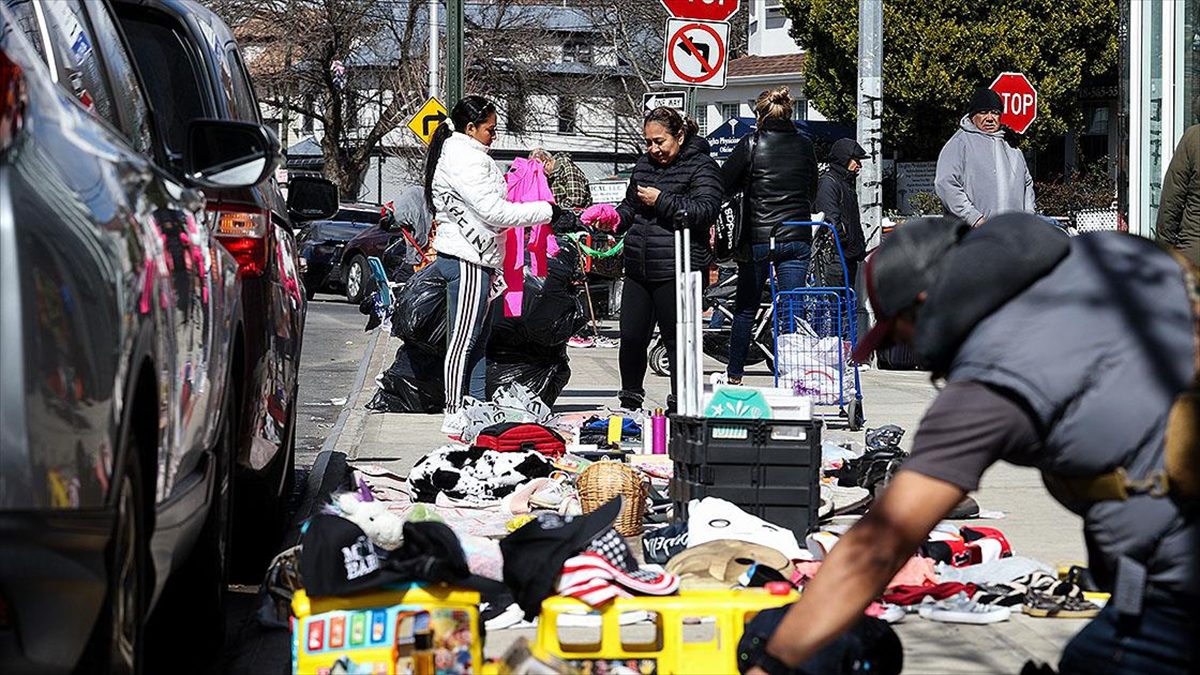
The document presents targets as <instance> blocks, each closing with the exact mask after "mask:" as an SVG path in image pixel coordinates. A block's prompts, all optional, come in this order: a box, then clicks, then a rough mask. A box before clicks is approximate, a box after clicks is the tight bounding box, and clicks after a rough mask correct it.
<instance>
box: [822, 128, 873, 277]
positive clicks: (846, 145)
mask: <svg viewBox="0 0 1200 675" xmlns="http://www.w3.org/2000/svg"><path fill="white" fill-rule="evenodd" d="M865 155H866V153H865V152H863V149H862V147H861V146H859V145H858V144H857V143H855V142H854V141H852V140H850V139H847V138H843V139H841V140H839V141H837V142H836V143H834V144H833V147H832V148H830V151H829V169H828V170H827V171H826V172H825V173H824V174H822V175H821V181H820V183H819V184H818V186H817V199H816V201H815V202H814V203H813V211H817V212H824V214H825V222H827V223H829V224H831V225H833V226H834V227H835V228H837V233H838V239H840V240H841V244H842V254H843V255H845V256H846V262H848V263H854V262H861V261H862V260H863V259H864V258H866V257H867V242H866V238H865V236H864V235H863V229H862V213H861V212H860V211H859V208H858V192H857V191H856V190H855V181H856V180H857V179H858V174H856V173H850V170H849V169H848V168H846V166H847V165H848V164H849V163H850V160H851V159H854V158H859V157H863V156H865Z"/></svg>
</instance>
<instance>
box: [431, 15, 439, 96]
mask: <svg viewBox="0 0 1200 675" xmlns="http://www.w3.org/2000/svg"><path fill="white" fill-rule="evenodd" d="M441 32H442V27H441V25H439V24H438V0H429V97H430V98H437V95H438V84H439V80H440V79H441V77H439V75H440V73H439V72H438V71H439V68H438V58H439V57H440V55H439V54H438V34H439V33H441Z"/></svg>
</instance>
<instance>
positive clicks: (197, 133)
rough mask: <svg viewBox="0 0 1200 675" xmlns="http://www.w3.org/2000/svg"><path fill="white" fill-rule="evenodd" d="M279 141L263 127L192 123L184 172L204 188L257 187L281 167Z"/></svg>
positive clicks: (228, 123)
mask: <svg viewBox="0 0 1200 675" xmlns="http://www.w3.org/2000/svg"><path fill="white" fill-rule="evenodd" d="M279 157H280V155H279V141H278V140H276V139H275V137H274V134H271V133H270V132H269V131H267V129H266V127H264V126H262V125H261V124H254V123H251V122H231V121H228V120H193V121H192V123H191V124H190V125H189V126H188V150H187V156H186V157H185V158H184V170H185V172H186V175H187V178H188V180H189V181H190V182H191V183H193V184H194V185H197V186H199V187H205V188H217V189H222V188H246V187H254V186H255V185H258V184H259V183H261V182H263V181H264V180H266V179H267V176H269V175H271V172H273V171H274V170H275V167H276V166H278V164H279Z"/></svg>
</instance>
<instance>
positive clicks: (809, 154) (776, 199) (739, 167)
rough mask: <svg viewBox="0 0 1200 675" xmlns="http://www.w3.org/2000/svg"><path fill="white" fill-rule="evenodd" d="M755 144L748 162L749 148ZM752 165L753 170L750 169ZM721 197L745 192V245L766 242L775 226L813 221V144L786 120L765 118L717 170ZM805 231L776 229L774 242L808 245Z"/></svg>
mask: <svg viewBox="0 0 1200 675" xmlns="http://www.w3.org/2000/svg"><path fill="white" fill-rule="evenodd" d="M756 135H757V137H758V141H757V142H756V143H755V147H754V158H753V161H751V157H750V144H751V142H752V140H753V139H754V136H756ZM751 164H753V171H751ZM721 177H722V183H723V186H724V189H725V194H726V195H729V196H732V195H734V194H737V193H738V192H742V191H743V190H744V191H745V195H744V202H743V203H744V205H745V208H746V214H745V215H746V219H745V220H744V221H743V223H744V224H743V228H745V227H746V225H747V224H748V226H749V230H748V231H744V235H746V234H748V235H749V236H748V239H749V242H750V243H753V244H766V243H768V242H769V241H770V239H771V232H772V231H773V230H775V227H776V226H777V225H779V224H780V223H785V222H788V221H796V220H800V221H806V220H811V219H812V212H813V208H812V198H813V195H814V194H815V193H816V190H817V158H816V155H815V153H814V152H813V144H812V141H811V140H809V138H808V137H807V136H805V135H804V134H802V133H800V132H799V131H798V130H797V129H796V125H795V124H794V123H792V121H791V120H775V119H771V120H767V121H765V122H763V123H762V125H761V128H760V129H759V130H758V132H757V133H756V134H750V135H747V136H745V137H743V138H742V140H741V141H739V142H738V144H737V146H735V147H734V149H733V154H731V155H730V156H729V159H728V160H726V161H725V166H724V167H723V168H722V169H721ZM811 239H812V231H811V229H810V228H807V227H790V228H780V229H779V230H778V231H776V233H775V240H776V241H780V242H783V241H809V240H811Z"/></svg>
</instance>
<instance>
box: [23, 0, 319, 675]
mask: <svg viewBox="0 0 1200 675" xmlns="http://www.w3.org/2000/svg"><path fill="white" fill-rule="evenodd" d="M161 122H162V120H161V119H160V115H159V114H158V113H157V111H156V110H155V109H154V106H153V105H152V102H151V100H150V97H148V96H147V89H146V86H145V83H144V82H143V80H142V78H141V76H140V75H139V73H138V71H137V68H136V67H135V65H134V62H133V59H132V57H131V55H130V52H129V46H128V43H127V42H126V40H125V39H124V36H123V34H122V32H121V31H120V29H119V28H118V27H117V24H116V23H115V17H114V16H113V14H112V11H111V8H110V6H109V5H108V4H107V3H106V2H103V1H102V0H5V2H3V3H0V359H2V361H3V364H4V375H3V376H2V377H0V428H2V429H3V433H0V672H4V673H20V672H29V671H37V672H45V671H50V672H66V671H69V670H71V669H76V670H77V671H83V672H139V671H140V670H141V669H143V668H145V669H146V670H147V671H148V672H167V671H166V670H163V669H158V670H155V669H153V668H152V667H150V666H145V665H144V664H143V658H142V657H143V654H144V651H145V645H147V644H148V643H149V640H144V639H143V636H144V633H145V631H146V630H147V625H148V621H147V616H148V614H149V613H150V612H151V611H152V610H153V611H154V612H155V613H157V614H158V615H159V616H161V617H163V619H164V621H163V623H162V624H161V625H163V626H167V627H170V628H171V629H173V630H174V631H175V632H177V633H183V634H184V635H185V636H186V639H188V640H189V641H190V642H191V649H192V650H194V651H195V652H196V653H179V654H177V656H178V659H179V661H180V663H181V664H183V665H186V664H187V663H194V662H195V661H196V660H197V658H198V657H200V656H203V655H204V651H203V650H204V649H206V647H207V645H208V644H209V640H210V639H214V638H215V635H216V633H217V631H219V630H220V627H221V622H220V617H221V616H222V614H221V600H222V597H223V591H224V572H225V569H226V567H225V560H226V558H225V555H224V553H225V550H226V543H227V541H228V524H229V522H230V520H231V519H232V518H233V516H232V514H231V512H230V504H229V486H230V484H231V481H230V474H231V471H232V468H233V461H232V458H233V456H234V455H235V454H236V452H237V451H238V449H239V439H238V437H237V433H236V432H237V427H236V422H237V408H236V405H235V404H236V402H237V399H236V384H237V382H238V381H239V379H240V378H241V374H242V372H243V370H242V369H243V368H244V365H245V364H244V361H245V360H246V358H247V355H248V351H247V330H246V329H247V325H248V321H249V314H250V308H249V307H247V306H246V304H245V303H244V300H243V297H242V295H241V293H239V291H238V286H237V277H238V264H237V260H236V258H235V256H233V255H231V254H230V253H229V252H228V251H227V250H226V249H225V247H223V246H221V245H219V244H218V243H217V240H216V236H215V235H216V231H215V230H214V228H213V227H212V225H213V223H214V222H215V216H213V214H212V212H210V211H209V210H208V205H211V204H212V202H209V203H208V205H206V200H205V195H204V194H203V193H202V192H200V191H199V190H200V189H203V190H206V191H207V190H218V191H219V190H223V189H233V188H246V187H249V186H252V185H256V184H259V183H261V182H262V181H263V180H265V179H266V177H267V176H269V175H270V174H271V173H272V172H273V170H274V168H275V166H276V165H277V162H278V157H279V147H278V142H277V141H276V140H275V139H274V137H273V136H272V135H271V134H270V133H269V132H268V131H267V130H266V129H265V128H264V127H262V126H261V125H259V124H252V123H246V122H236V121H229V120H194V121H191V122H190V123H188V124H187V125H185V128H184V131H183V133H182V135H181V137H180V139H178V140H177V143H178V145H177V146H176V156H175V157H174V159H172V155H171V153H170V151H169V146H168V145H167V144H166V138H165V134H164V132H163V129H164V126H163V125H162V124H161ZM173 162H174V163H178V165H179V166H180V167H181V169H180V171H179V172H178V174H176V173H174V172H169V171H166V170H165V167H167V166H168V165H169V164H171V163H173ZM179 176H183V177H185V178H186V179H182V178H180V177H179ZM292 196H293V197H294V198H295V200H297V201H306V202H308V203H309V207H308V208H309V209H310V210H315V202H316V201H317V198H316V196H315V195H314V194H308V193H307V191H306V190H299V191H297V192H296V193H295V194H293V195H292ZM217 203H218V204H219V202H217ZM331 206H332V204H331ZM184 626H186V627H187V628H186V631H184V630H181V629H183V627H184ZM173 670H177V669H173Z"/></svg>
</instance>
